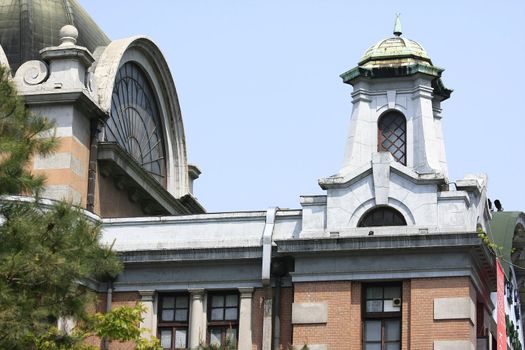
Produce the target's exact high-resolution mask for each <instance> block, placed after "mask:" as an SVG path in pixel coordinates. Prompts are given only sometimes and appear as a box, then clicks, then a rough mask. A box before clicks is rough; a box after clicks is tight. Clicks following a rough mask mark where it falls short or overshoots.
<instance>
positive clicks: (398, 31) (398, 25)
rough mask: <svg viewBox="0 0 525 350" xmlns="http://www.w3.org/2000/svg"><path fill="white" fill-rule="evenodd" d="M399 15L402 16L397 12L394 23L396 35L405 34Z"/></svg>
mask: <svg viewBox="0 0 525 350" xmlns="http://www.w3.org/2000/svg"><path fill="white" fill-rule="evenodd" d="M399 16H401V14H400V13H396V22H395V24H394V35H395V36H401V34H403V32H402V29H401V19H399Z"/></svg>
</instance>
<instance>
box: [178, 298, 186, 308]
mask: <svg viewBox="0 0 525 350" xmlns="http://www.w3.org/2000/svg"><path fill="white" fill-rule="evenodd" d="M177 308H183V309H187V308H188V297H178V298H177Z"/></svg>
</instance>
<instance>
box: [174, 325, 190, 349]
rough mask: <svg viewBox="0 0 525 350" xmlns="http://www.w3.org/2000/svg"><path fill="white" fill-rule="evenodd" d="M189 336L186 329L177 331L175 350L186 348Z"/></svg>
mask: <svg viewBox="0 0 525 350" xmlns="http://www.w3.org/2000/svg"><path fill="white" fill-rule="evenodd" d="M187 335H188V331H187V330H186V329H177V330H176V331H175V348H176V349H185V348H186V338H187Z"/></svg>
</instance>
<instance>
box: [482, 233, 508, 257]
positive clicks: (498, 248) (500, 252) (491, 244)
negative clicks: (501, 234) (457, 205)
mask: <svg viewBox="0 0 525 350" xmlns="http://www.w3.org/2000/svg"><path fill="white" fill-rule="evenodd" d="M478 237H479V238H481V241H482V242H483V244H485V246H487V248H489V249H490V250H491V251H492V252H493V253H494V254H495V255H496V257H498V258H501V257H502V256H503V247H501V246H499V245H497V244H496V243H494V242H493V241H492V240H491V239H490V237H489V236H488V235H487V233H486V232H484V231H483V230H481V229H479V230H478Z"/></svg>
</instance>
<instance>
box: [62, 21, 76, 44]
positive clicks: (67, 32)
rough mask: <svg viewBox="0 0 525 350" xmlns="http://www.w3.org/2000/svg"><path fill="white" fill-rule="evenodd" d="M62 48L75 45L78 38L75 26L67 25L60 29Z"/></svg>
mask: <svg viewBox="0 0 525 350" xmlns="http://www.w3.org/2000/svg"><path fill="white" fill-rule="evenodd" d="M59 37H60V46H69V45H75V43H76V42H77V38H78V30H77V28H75V27H74V26H72V25H70V24H67V25H65V26H63V27H62V28H60V32H59Z"/></svg>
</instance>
